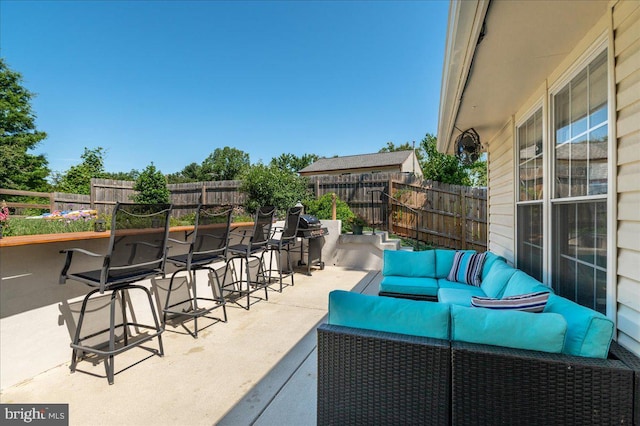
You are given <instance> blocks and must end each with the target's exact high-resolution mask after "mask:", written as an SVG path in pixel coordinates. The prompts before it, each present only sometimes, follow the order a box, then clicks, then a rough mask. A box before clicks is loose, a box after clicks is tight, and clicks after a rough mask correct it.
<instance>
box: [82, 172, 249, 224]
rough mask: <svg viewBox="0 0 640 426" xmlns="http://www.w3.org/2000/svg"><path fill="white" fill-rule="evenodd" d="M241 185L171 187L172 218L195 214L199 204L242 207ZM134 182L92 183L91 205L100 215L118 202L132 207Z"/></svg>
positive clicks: (201, 183) (185, 184)
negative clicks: (129, 204) (130, 204)
mask: <svg viewBox="0 0 640 426" xmlns="http://www.w3.org/2000/svg"><path fill="white" fill-rule="evenodd" d="M241 183H242V181H239V180H227V181H216V182H213V181H212V182H190V183H172V184H169V185H167V188H168V189H169V193H170V195H169V201H170V202H171V203H172V204H173V207H174V208H173V212H172V216H174V217H181V216H184V215H187V214H189V213H193V212H194V211H195V209H196V207H198V204H199V203H200V202H202V203H205V204H219V205H223V204H225V205H226V204H228V205H234V206H236V205H241V204H243V203H244V201H245V199H246V195H245V194H243V193H242V192H240V185H241ZM134 184H135V182H131V181H125V180H113V179H91V203H92V204H93V205H94V206H95V209H97V210H98V213H107V214H108V213H110V212H111V210H113V206H114V205H115V204H116V203H117V202H121V203H131V202H132V201H131V198H132V196H133V195H134V194H135V193H136V191H134V190H133V186H134Z"/></svg>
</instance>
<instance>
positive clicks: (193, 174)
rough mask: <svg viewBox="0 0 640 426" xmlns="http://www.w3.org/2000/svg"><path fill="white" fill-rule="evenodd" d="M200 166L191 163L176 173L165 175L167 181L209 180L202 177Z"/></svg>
mask: <svg viewBox="0 0 640 426" xmlns="http://www.w3.org/2000/svg"><path fill="white" fill-rule="evenodd" d="M202 177H203V176H202V166H200V165H199V164H198V163H191V164H189V165H188V166H186V167H185V168H184V169H182V170H181V171H179V172H177V173H171V174H169V175H167V181H168V182H169V183H186V182H198V181H206V180H210V178H202Z"/></svg>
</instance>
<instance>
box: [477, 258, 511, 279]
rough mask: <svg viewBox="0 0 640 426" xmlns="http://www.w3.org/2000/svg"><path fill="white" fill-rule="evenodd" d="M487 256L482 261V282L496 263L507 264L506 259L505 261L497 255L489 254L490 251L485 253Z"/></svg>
mask: <svg viewBox="0 0 640 426" xmlns="http://www.w3.org/2000/svg"><path fill="white" fill-rule="evenodd" d="M486 253H487V255H486V257H485V259H484V266H483V267H482V280H483V281H484V279H485V278H486V277H487V274H488V273H489V271H491V268H493V265H494V264H496V263H497V262H498V261H501V262H505V263H506V262H507V259H505V258H504V257H502V256H498V255H497V254H494V253H491V252H490V251H488V252H486Z"/></svg>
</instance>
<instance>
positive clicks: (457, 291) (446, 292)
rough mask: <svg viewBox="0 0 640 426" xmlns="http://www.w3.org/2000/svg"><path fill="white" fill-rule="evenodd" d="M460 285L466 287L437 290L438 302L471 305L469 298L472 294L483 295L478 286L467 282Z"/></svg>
mask: <svg viewBox="0 0 640 426" xmlns="http://www.w3.org/2000/svg"><path fill="white" fill-rule="evenodd" d="M456 284H459V283H456ZM460 285H463V286H465V287H466V288H440V290H438V302H441V303H449V304H451V305H460V306H471V298H472V297H473V296H479V297H482V296H484V293H483V292H482V290H481V289H480V287H474V286H470V285H467V284H460Z"/></svg>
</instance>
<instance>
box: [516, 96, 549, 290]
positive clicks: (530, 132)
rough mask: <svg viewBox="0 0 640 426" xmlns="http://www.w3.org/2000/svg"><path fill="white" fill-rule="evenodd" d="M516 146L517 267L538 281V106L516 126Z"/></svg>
mask: <svg viewBox="0 0 640 426" xmlns="http://www.w3.org/2000/svg"><path fill="white" fill-rule="evenodd" d="M517 146H518V161H517V163H518V186H519V189H518V206H517V219H518V238H517V241H518V251H517V253H518V258H517V262H518V267H519V268H520V269H522V270H523V271H525V272H526V273H528V274H529V275H531V276H532V277H534V278H536V279H538V280H539V281H542V259H543V242H544V239H543V227H542V224H543V208H542V207H543V206H542V193H543V190H544V185H543V184H544V181H543V171H544V168H543V160H544V154H543V143H542V108H540V109H538V110H537V111H536V112H535V113H533V115H531V117H529V118H528V119H527V120H526V121H525V122H524V123H523V124H522V125H520V126H518V128H517Z"/></svg>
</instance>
